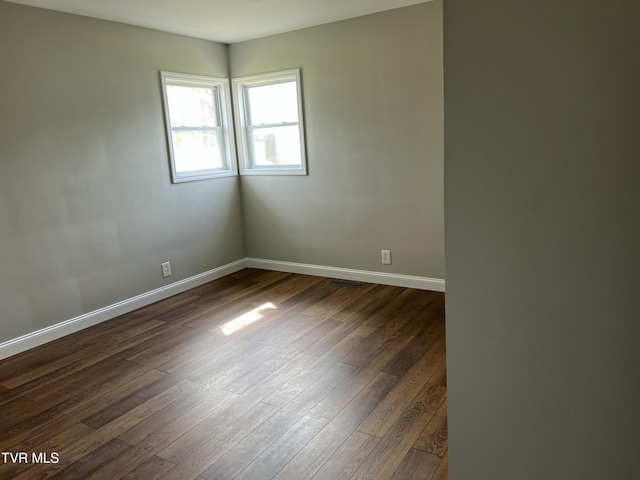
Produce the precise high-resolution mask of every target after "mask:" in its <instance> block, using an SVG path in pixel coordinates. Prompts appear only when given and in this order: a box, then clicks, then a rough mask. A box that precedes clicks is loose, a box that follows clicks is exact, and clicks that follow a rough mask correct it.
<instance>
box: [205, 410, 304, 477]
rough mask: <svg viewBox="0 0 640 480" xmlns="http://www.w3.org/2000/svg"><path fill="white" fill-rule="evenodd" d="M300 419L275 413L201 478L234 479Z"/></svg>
mask: <svg viewBox="0 0 640 480" xmlns="http://www.w3.org/2000/svg"><path fill="white" fill-rule="evenodd" d="M300 418H302V415H299V414H292V413H289V412H286V411H284V410H279V411H277V412H276V413H275V414H274V415H273V416H272V417H270V418H269V419H267V420H266V421H265V422H264V423H263V424H262V425H260V426H259V427H258V428H256V429H255V430H254V431H253V432H251V433H250V434H249V435H247V436H246V437H245V438H244V440H242V441H241V442H240V443H238V445H236V446H235V447H234V448H232V449H231V450H230V451H229V452H227V453H226V454H225V455H223V456H222V457H221V458H220V459H219V460H218V461H216V462H215V463H213V464H212V465H211V466H210V467H209V468H208V469H207V470H205V471H204V472H203V473H202V477H204V478H207V479H210V480H227V479H229V478H235V477H236V476H237V475H238V474H239V473H240V472H241V471H243V470H244V469H245V468H246V467H247V466H248V465H249V464H250V463H251V462H253V461H254V460H255V459H256V458H257V457H258V456H259V455H260V454H262V452H264V451H265V450H266V449H267V448H269V446H271V444H273V443H274V442H275V441H276V440H277V439H278V438H279V437H280V436H281V435H283V434H284V433H285V432H286V431H287V430H289V428H291V427H292V426H293V425H294V424H295V423H296V422H297V421H298V420H299V419H300Z"/></svg>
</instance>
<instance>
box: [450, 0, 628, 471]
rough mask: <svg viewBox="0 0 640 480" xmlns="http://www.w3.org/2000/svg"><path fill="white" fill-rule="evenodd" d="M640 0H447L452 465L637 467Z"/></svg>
mask: <svg viewBox="0 0 640 480" xmlns="http://www.w3.org/2000/svg"><path fill="white" fill-rule="evenodd" d="M639 18H640V5H639V4H638V2H631V1H612V2H607V3H606V4H605V3H602V2H596V1H594V0H587V1H576V0H567V1H563V2H556V1H553V2H552V1H542V2H513V1H506V0H505V1H500V0H486V1H482V2H477V1H472V0H447V1H446V2H445V6H444V32H445V38H444V69H445V82H444V86H445V88H444V91H445V192H446V194H445V217H446V262H447V367H448V368H447V371H448V390H449V400H448V401H449V437H450V443H449V460H450V462H449V467H450V471H449V473H450V478H451V480H514V479H518V480H534V479H535V480H539V479H545V480H568V479H581V480H591V479H592V480H601V479H605V478H615V479H626V480H630V479H635V478H638V475H639V473H638V472H640V456H639V455H638V452H637V447H638V431H640V408H639V406H640V348H638V342H639V339H640V313H639V312H640V295H639V294H638V287H639V283H638V272H639V271H640V253H639V249H638V247H639V245H640V188H638V180H639V179H640V162H638V152H639V151H640V135H638V132H639V131H640V128H639V127H640V125H639V121H638V118H639V117H638V112H640V95H639V94H638V85H640V64H639V61H640V57H638V51H637V46H638V45H639V44H640V29H638V19H639Z"/></svg>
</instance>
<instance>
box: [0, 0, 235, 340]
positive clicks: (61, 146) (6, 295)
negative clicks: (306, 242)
mask: <svg viewBox="0 0 640 480" xmlns="http://www.w3.org/2000/svg"><path fill="white" fill-rule="evenodd" d="M226 50H227V48H226V46H225V45H221V44H216V43H213V42H207V41H202V40H194V39H190V38H186V37H180V36H176V35H170V34H165V33H159V32H156V31H152V30H146V29H142V28H136V27H131V26H125V25H122V24H117V23H111V22H105V21H99V20H94V19H89V18H85V17H79V16H73V15H67V14H60V13H55V12H51V11H47V10H42V9H37V8H29V7H24V6H19V5H15V4H9V3H6V2H0V69H1V73H0V265H1V271H2V275H0V342H1V341H3V340H8V339H11V338H15V337H17V336H20V335H22V334H26V333H28V332H31V331H34V330H37V329H41V328H43V327H46V326H49V325H53V324H55V323H58V322H60V321H63V320H67V319H70V318H73V317H75V316H78V315H81V314H83V313H86V312H90V311H93V310H95V309H98V308H101V307H104V306H106V305H110V304H113V303H115V302H118V301H121V300H124V299H127V298H131V297H133V296H135V295H138V294H141V293H144V292H148V291H150V290H153V289H155V288H158V287H161V286H163V285H166V284H169V283H171V282H175V281H177V280H180V279H183V278H186V277H189V276H192V275H195V274H198V273H201V272H204V271H207V270H209V269H212V268H214V267H217V266H220V265H223V264H226V263H229V262H232V261H235V260H238V259H240V258H243V257H244V256H245V253H244V246H243V236H242V222H241V210H240V199H239V185H238V179H237V178H222V179H216V180H215V181H201V182H190V183H183V184H179V185H173V184H171V181H170V173H169V166H168V160H167V148H166V140H165V133H164V124H163V116H162V109H161V104H162V102H161V90H160V81H159V77H158V71H159V70H170V71H178V72H187V73H198V74H210V75H219V76H227V73H228V72H227V51H226ZM167 260H169V261H171V265H172V268H173V275H172V276H171V277H169V278H167V279H162V276H161V273H160V263H161V262H163V261H167Z"/></svg>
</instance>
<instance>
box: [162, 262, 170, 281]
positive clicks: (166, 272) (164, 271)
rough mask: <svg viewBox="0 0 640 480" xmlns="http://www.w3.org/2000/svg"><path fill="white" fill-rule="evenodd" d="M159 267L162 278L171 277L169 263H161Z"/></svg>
mask: <svg viewBox="0 0 640 480" xmlns="http://www.w3.org/2000/svg"><path fill="white" fill-rule="evenodd" d="M160 266H161V267H162V278H167V277H170V276H171V263H170V262H164V263H161V264H160Z"/></svg>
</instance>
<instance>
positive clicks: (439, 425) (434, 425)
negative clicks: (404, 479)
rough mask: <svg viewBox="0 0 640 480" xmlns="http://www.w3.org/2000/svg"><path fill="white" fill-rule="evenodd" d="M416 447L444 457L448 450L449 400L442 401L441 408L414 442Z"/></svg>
mask: <svg viewBox="0 0 640 480" xmlns="http://www.w3.org/2000/svg"><path fill="white" fill-rule="evenodd" d="M413 447H414V448H417V449H420V450H424V451H425V452H428V453H433V454H434V455H437V456H439V457H444V456H445V455H446V453H447V450H448V448H447V447H448V435H447V402H446V401H445V402H442V405H440V408H439V409H438V411H437V412H436V414H435V415H434V417H433V418H432V419H431V421H430V422H429V423H428V424H427V425H426V426H425V428H424V430H423V431H422V433H420V436H419V437H418V438H417V439H416V441H415V443H414V444H413Z"/></svg>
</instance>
